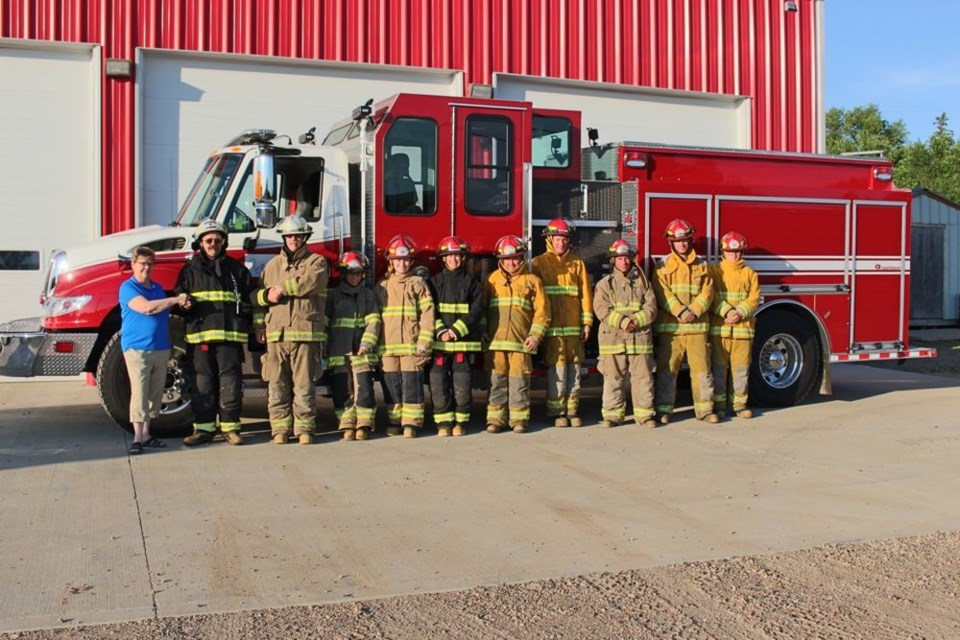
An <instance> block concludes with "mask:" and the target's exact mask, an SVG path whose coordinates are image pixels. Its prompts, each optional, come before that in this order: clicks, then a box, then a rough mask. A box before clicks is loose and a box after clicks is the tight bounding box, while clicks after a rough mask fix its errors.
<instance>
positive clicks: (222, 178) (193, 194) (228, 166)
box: [177, 153, 243, 227]
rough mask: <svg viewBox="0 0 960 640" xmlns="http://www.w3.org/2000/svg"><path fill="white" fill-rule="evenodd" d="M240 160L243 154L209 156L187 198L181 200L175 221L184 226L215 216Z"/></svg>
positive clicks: (190, 225)
mask: <svg viewBox="0 0 960 640" xmlns="http://www.w3.org/2000/svg"><path fill="white" fill-rule="evenodd" d="M242 160H243V155H242V154H239V153H227V154H223V155H217V156H212V157H210V158H209V159H208V160H207V164H206V165H205V166H204V167H203V171H201V172H200V175H199V176H198V177H197V181H196V182H195V183H194V184H193V188H192V189H191V190H190V194H189V195H188V196H187V199H186V200H184V201H183V206H182V207H181V208H180V213H179V214H178V215H177V222H178V223H179V224H180V225H182V226H184V227H192V226H195V225H197V224H199V223H200V221H202V220H206V219H207V218H212V217H214V216H216V215H217V211H218V209H219V208H220V204H221V202H222V201H223V198H224V196H226V194H227V189H229V187H230V183H231V182H232V181H233V178H234V175H236V173H237V170H238V169H239V167H240V162H241V161H242Z"/></svg>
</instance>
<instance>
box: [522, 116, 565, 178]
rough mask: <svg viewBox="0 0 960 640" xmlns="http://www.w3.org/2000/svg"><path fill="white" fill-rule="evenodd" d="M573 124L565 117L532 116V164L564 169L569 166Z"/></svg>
mask: <svg viewBox="0 0 960 640" xmlns="http://www.w3.org/2000/svg"><path fill="white" fill-rule="evenodd" d="M572 135H573V124H572V123H571V122H570V121H569V120H568V119H566V118H554V117H549V116H534V117H533V145H532V147H533V148H532V149H531V151H532V158H533V166H535V167H548V168H554V169H566V168H567V167H569V166H570V138H571V137H572Z"/></svg>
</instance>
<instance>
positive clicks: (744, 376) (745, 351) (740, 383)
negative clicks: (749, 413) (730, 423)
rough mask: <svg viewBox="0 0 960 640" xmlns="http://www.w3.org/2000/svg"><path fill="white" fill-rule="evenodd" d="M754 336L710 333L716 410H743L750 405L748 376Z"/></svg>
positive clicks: (714, 405) (714, 407)
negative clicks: (721, 335) (739, 336)
mask: <svg viewBox="0 0 960 640" xmlns="http://www.w3.org/2000/svg"><path fill="white" fill-rule="evenodd" d="M752 351H753V340H751V339H749V338H747V339H744V338H727V337H720V336H710V354H711V356H710V358H711V361H712V363H713V409H714V411H727V410H728V408H732V409H733V411H741V410H743V409H746V408H747V380H748V378H749V375H750V360H751V358H752V357H753V356H752Z"/></svg>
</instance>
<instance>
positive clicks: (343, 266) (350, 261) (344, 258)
mask: <svg viewBox="0 0 960 640" xmlns="http://www.w3.org/2000/svg"><path fill="white" fill-rule="evenodd" d="M337 266H338V267H340V270H341V271H345V272H347V273H350V272H354V273H355V272H357V271H361V272H362V271H363V270H364V269H366V268H367V258H366V257H365V256H364V255H363V254H362V253H357V252H356V251H347V252H346V253H344V254H342V255H341V256H340V259H339V260H338V261H337Z"/></svg>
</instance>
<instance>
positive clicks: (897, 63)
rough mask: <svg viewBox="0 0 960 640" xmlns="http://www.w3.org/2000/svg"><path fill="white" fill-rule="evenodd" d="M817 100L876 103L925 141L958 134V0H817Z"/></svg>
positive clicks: (827, 104) (835, 104)
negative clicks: (939, 123)
mask: <svg viewBox="0 0 960 640" xmlns="http://www.w3.org/2000/svg"><path fill="white" fill-rule="evenodd" d="M823 7H824V12H825V16H824V27H825V28H824V34H825V43H824V67H825V70H824V76H825V78H824V107H825V108H826V109H828V110H829V109H830V108H832V107H840V108H843V109H851V108H853V107H858V106H865V105H868V104H870V103H875V104H876V105H877V106H879V107H880V113H882V114H883V117H884V118H885V119H886V120H888V121H890V122H893V121H895V120H903V121H904V122H905V123H906V125H907V130H908V132H909V140H910V141H913V140H917V139H920V140H926V139H927V138H928V137H929V136H930V134H931V133H932V132H933V121H934V119H935V118H936V117H937V116H938V115H940V113H942V112H946V113H947V115H948V116H949V118H950V121H949V125H950V128H951V129H952V130H953V132H954V136H955V137H956V136H960V0H824V3H823Z"/></svg>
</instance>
